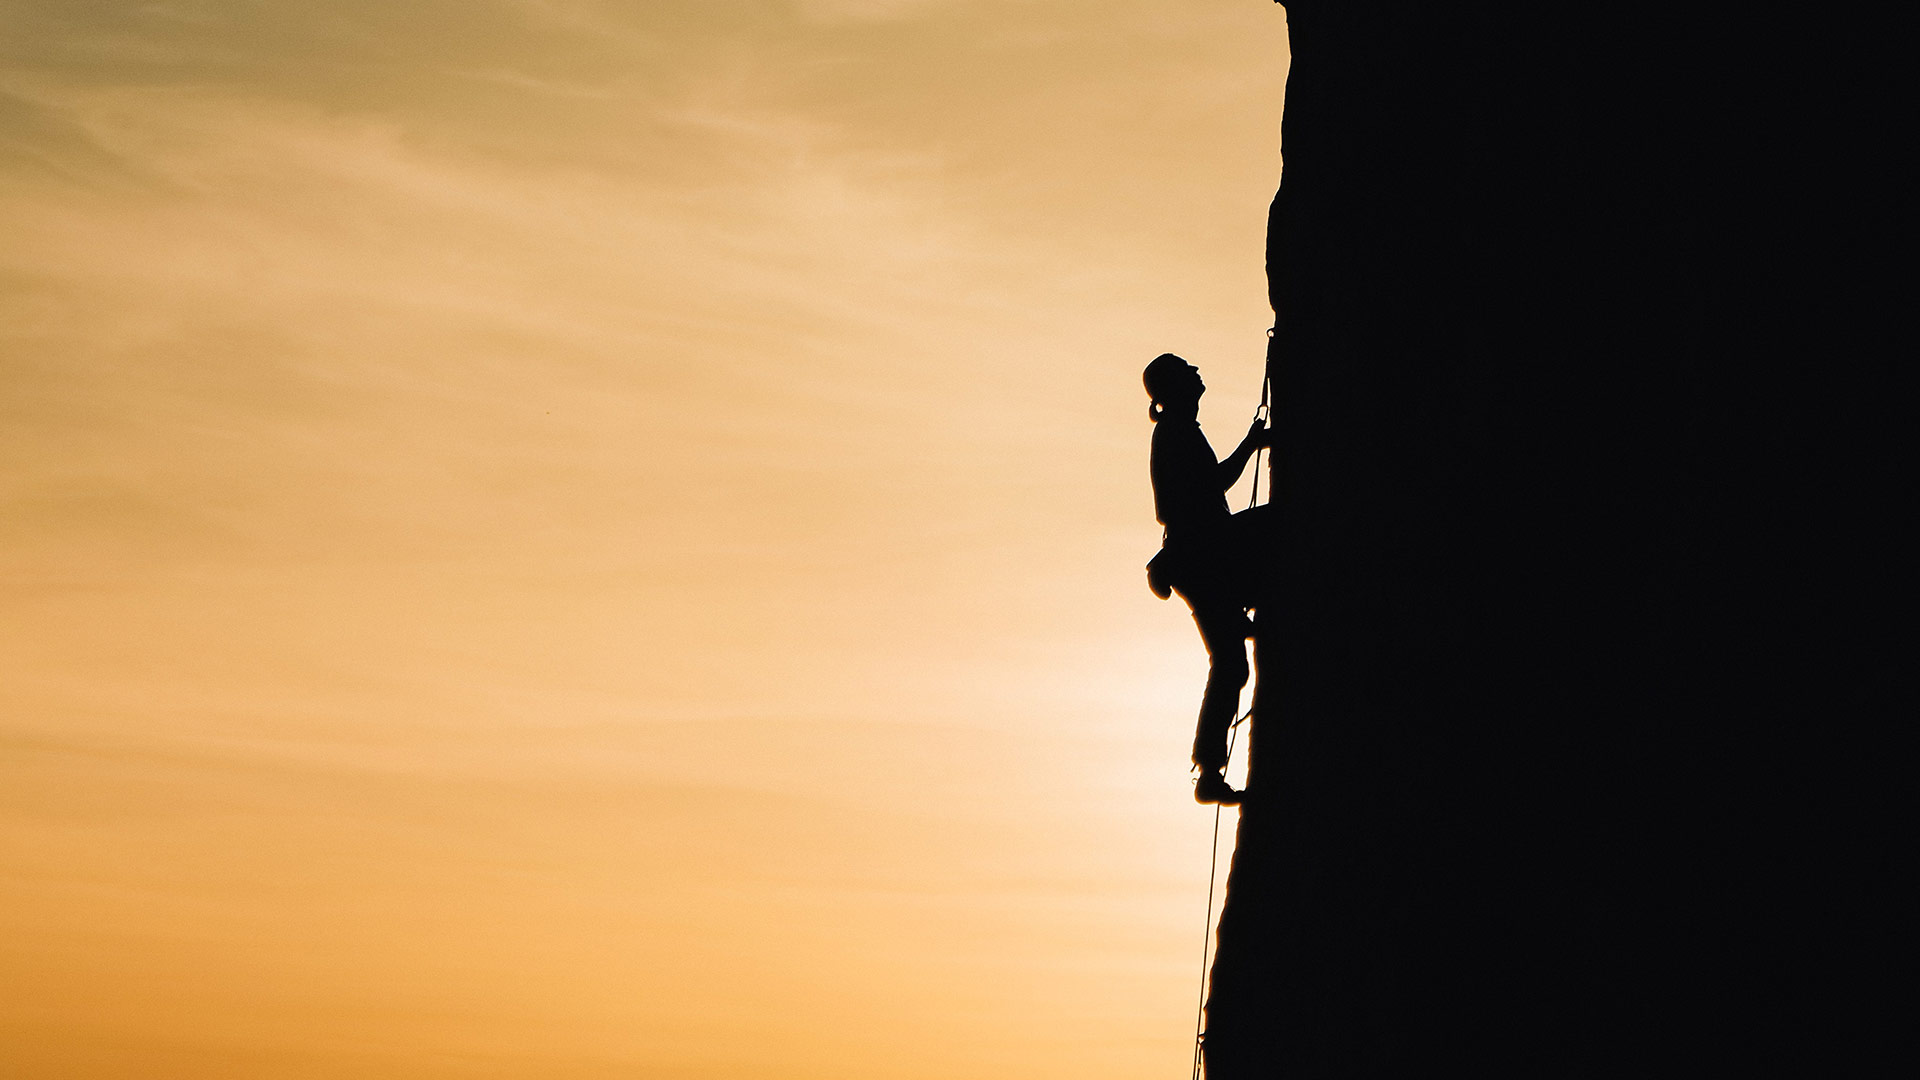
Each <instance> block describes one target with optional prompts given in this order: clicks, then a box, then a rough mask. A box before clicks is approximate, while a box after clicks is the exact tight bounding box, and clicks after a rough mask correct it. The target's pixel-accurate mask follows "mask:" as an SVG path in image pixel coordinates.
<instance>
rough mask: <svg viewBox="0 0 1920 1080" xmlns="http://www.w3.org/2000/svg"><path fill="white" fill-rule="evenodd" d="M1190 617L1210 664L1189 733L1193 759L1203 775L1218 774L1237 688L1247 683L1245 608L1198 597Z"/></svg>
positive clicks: (1224, 762)
mask: <svg viewBox="0 0 1920 1080" xmlns="http://www.w3.org/2000/svg"><path fill="white" fill-rule="evenodd" d="M1193 621H1194V623H1195V624H1196V625H1197V626H1199V628H1200V639H1201V640H1202V641H1203V642H1205V643H1206V646H1207V657H1208V659H1209V660H1210V661H1211V667H1210V669H1209V670H1208V672H1207V692H1206V694H1205V696H1203V697H1202V698H1201V699H1200V722H1199V724H1198V726H1197V728H1196V730H1195V731H1194V735H1193V763H1194V764H1195V765H1198V766H1199V767H1200V772H1201V774H1202V775H1203V776H1205V775H1215V774H1218V773H1219V772H1220V771H1221V770H1222V769H1224V768H1226V765H1227V729H1228V728H1230V727H1232V726H1233V718H1234V716H1235V715H1237V714H1238V712H1239V710H1240V690H1241V688H1242V687H1244V686H1246V685H1247V677H1248V675H1249V674H1250V672H1249V669H1248V667H1247V634H1248V632H1249V631H1250V630H1251V627H1250V626H1249V624H1248V622H1247V616H1246V611H1245V610H1244V609H1243V608H1241V607H1240V606H1239V605H1238V604H1236V603H1233V602H1232V601H1230V600H1229V601H1224V602H1207V601H1204V600H1203V601H1201V602H1198V603H1195V604H1194V605H1193Z"/></svg>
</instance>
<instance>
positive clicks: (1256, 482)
mask: <svg viewBox="0 0 1920 1080" xmlns="http://www.w3.org/2000/svg"><path fill="white" fill-rule="evenodd" d="M1267 337H1268V338H1269V339H1271V338H1272V337H1273V331H1272V330H1268V331H1267ZM1253 418H1254V419H1255V420H1266V421H1267V422H1268V424H1269V426H1271V424H1272V422H1273V364H1272V363H1271V362H1269V363H1268V364H1267V366H1266V377H1265V378H1263V379H1261V380H1260V407H1259V408H1258V409H1255V410H1254V413H1253ZM1271 449H1272V448H1271V447H1270V446H1267V447H1262V448H1260V449H1258V450H1255V451H1254V453H1253V492H1252V494H1251V495H1250V496H1248V498H1247V509H1249V510H1251V509H1253V508H1254V507H1255V506H1258V505H1259V504H1260V465H1261V458H1260V455H1262V454H1265V453H1267V452H1268V451H1270V450H1271ZM1252 715H1253V709H1252V708H1251V707H1249V708H1248V709H1247V711H1246V712H1244V713H1242V714H1240V716H1239V718H1237V719H1236V720H1234V722H1233V723H1231V724H1229V725H1227V762H1228V763H1231V762H1232V761H1233V744H1234V742H1235V741H1236V740H1237V739H1238V738H1239V735H1240V725H1241V724H1242V723H1244V722H1245V721H1246V719H1247V718H1248V717H1250V716H1252ZM1221 771H1222V773H1224V772H1225V771H1226V769H1225V766H1222V767H1221ZM1222 809H1223V808H1222V807H1221V805H1220V804H1219V803H1215V804H1214V805H1213V845H1212V856H1211V858H1210V860H1209V861H1208V863H1207V919H1206V922H1205V924H1204V925H1203V926H1202V927H1201V931H1202V932H1201V936H1200V1002H1199V1004H1197V1005H1195V1006H1194V1010H1193V1080H1200V1074H1201V1071H1202V1069H1203V1068H1204V1066H1205V1064H1206V1041H1207V1030H1206V1018H1207V962H1208V960H1209V959H1211V958H1212V952H1213V889H1214V881H1215V880H1216V879H1217V877H1218V875H1219V872H1220V812H1221V810H1222Z"/></svg>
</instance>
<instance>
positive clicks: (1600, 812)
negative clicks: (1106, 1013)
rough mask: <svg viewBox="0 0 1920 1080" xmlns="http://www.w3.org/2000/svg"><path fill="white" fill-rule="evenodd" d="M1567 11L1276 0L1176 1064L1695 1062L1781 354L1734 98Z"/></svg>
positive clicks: (1270, 1070) (1678, 63)
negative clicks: (1269, 176) (1241, 603)
mask: <svg viewBox="0 0 1920 1080" xmlns="http://www.w3.org/2000/svg"><path fill="white" fill-rule="evenodd" d="M1567 8H1568V6H1566V5H1537V4H1519V3H1477V4H1476V3H1465V4H1433V3H1413V2H1403V0H1371V2H1349V3H1340V2H1334V0H1299V2H1296V3H1294V4H1291V5H1289V6H1288V9H1287V18H1288V23H1289V30H1290V35H1291V40H1292V49H1293V61H1292V63H1293V67H1292V72H1291V75H1290V77H1289V81H1288V87H1287V104H1286V116H1285V121H1284V128H1283V131H1284V134H1283V142H1284V152H1285V157H1286V175H1285V180H1284V188H1283V194H1282V196H1281V198H1279V199H1278V200H1277V201H1276V210H1275V222H1274V227H1273V242H1272V245H1271V251H1270V253H1269V262H1270V271H1271V274H1272V278H1273V282H1274V302H1275V306H1276V308H1277V309H1278V310H1279V311H1280V312H1281V316H1282V318H1281V326H1282V331H1281V336H1280V348H1279V350H1278V352H1279V360H1278V363H1277V367H1276V370H1275V371H1274V377H1275V386H1276V397H1277V409H1276V423H1275V426H1276V430H1277V432H1278V435H1277V441H1276V454H1275V459H1276V462H1277V465H1276V471H1277V475H1276V476H1275V478H1274V490H1275V491H1276V493H1277V494H1276V502H1277V503H1278V504H1279V506H1280V508H1281V514H1282V518H1283V521H1284V525H1283V528H1282V530H1281V533H1280V534H1279V535H1278V536H1276V537H1275V538H1274V541H1273V547H1272V549H1271V551H1270V552H1269V569H1270V570H1271V571H1272V580H1271V585H1270V588H1269V593H1268V595H1267V596H1266V597H1265V598H1264V599H1263V602H1262V604H1261V606H1260V611H1259V627H1260V632H1259V637H1258V641H1257V650H1256V657H1257V661H1258V669H1259V680H1260V681H1259V686H1258V691H1257V693H1258V696H1257V699H1256V702H1255V717H1256V719H1255V729H1254V734H1253V737H1252V738H1253V742H1252V750H1251V753H1252V755H1253V757H1252V776H1251V779H1250V784H1249V790H1250V794H1249V801H1248V804H1247V806H1246V808H1245V809H1244V811H1243V815H1242V823H1241V826H1240V833H1239V841H1238V843H1239V846H1238V849H1237V851H1236V855H1235V859H1234V867H1233V872H1232V877H1231V879H1230V882H1229V887H1228V888H1229V892H1228V899H1227V903H1226V907H1225V910H1224V913H1223V915H1222V920H1221V926H1220V936H1219V959H1218V962H1217V964H1216V966H1215V969H1214V975H1213V979H1214V981H1213V991H1212V999H1211V1001H1210V1004H1209V1011H1208V1036H1207V1059H1208V1066H1209V1073H1208V1075H1209V1076H1213V1077H1216V1078H1219V1077H1228V1078H1238V1077H1254V1076H1258V1077H1267V1076H1286V1077H1289V1078H1299V1077H1316V1076H1350V1075H1410V1076H1420V1075H1441V1073H1440V1072H1439V1071H1438V1070H1440V1069H1441V1068H1442V1067H1457V1068H1459V1069H1460V1070H1461V1072H1462V1074H1463V1075H1503V1074H1506V1073H1509V1072H1512V1073H1518V1074H1524V1075H1536V1076H1570V1075H1593V1076H1613V1075H1619V1074H1620V1073H1619V1070H1620V1069H1621V1068H1623V1067H1633V1066H1635V1065H1636V1063H1637V1064H1639V1065H1641V1066H1644V1065H1645V1064H1646V1063H1647V1062H1648V1061H1650V1060H1654V1059H1656V1058H1657V1060H1660V1061H1663V1062H1666V1063H1667V1064H1668V1065H1670V1066H1672V1067H1674V1068H1680V1067H1682V1063H1683V1062H1684V1061H1685V1059H1686V1055H1687V1054H1688V1053H1690V1052H1698V1053H1701V1054H1709V1055H1710V1054H1714V1053H1717V1052H1719V1051H1718V1050H1716V1048H1715V1045H1714V1044H1715V1043H1716V1042H1718V1040H1719V1035H1720V1034H1724V1033H1721V1032H1718V1029H1716V1028H1715V1027H1714V1024H1713V1022H1712V1021H1711V1020H1710V1014H1711V1013H1715V1012H1716V1011H1718V1010H1720V1009H1722V1008H1723V1007H1725V1001H1724V999H1721V998H1717V997H1714V996H1715V995H1718V994H1720V993H1721V988H1720V984H1719V983H1715V982H1712V981H1711V980H1710V979H1709V973H1711V972H1718V973H1719V974H1721V975H1724V974H1725V969H1724V959H1725V954H1726V953H1727V952H1729V951H1738V950H1739V949H1740V948H1741V946H1740V945H1739V944H1738V943H1732V942H1729V941H1728V940H1727V938H1728V936H1729V935H1730V934H1731V933H1732V932H1733V931H1731V930H1730V929H1729V924H1728V923H1727V922H1726V921H1725V920H1724V919H1723V918H1721V915H1722V914H1723V909H1722V906H1721V905H1722V904H1723V902H1727V901H1728V896H1727V893H1728V891H1729V889H1730V888H1731V886H1730V883H1731V882H1733V881H1735V880H1736V879H1737V877H1738V874H1739V873H1740V868H1739V867H1738V866H1735V865H1733V864H1734V863H1736V862H1738V860H1739V859H1740V857H1741V855H1740V853H1739V852H1737V851H1736V850H1735V848H1734V846H1733V845H1732V844H1731V843H1730V842H1729V841H1728V836H1729V835H1730V833H1729V830H1730V829H1731V828H1732V827H1734V823H1738V822H1739V821H1740V820H1741V819H1745V818H1749V817H1751V816H1752V815H1754V814H1757V813H1760V812H1761V811H1760V808H1759V807H1758V806H1757V804H1755V803H1754V802H1753V801H1752V800H1755V799H1760V798H1764V797H1765V794H1766V793H1764V792H1757V791H1755V790H1753V789H1752V788H1751V787H1749V786H1748V784H1749V782H1750V781H1751V780H1754V779H1755V778H1756V777H1757V775H1758V774H1750V771H1749V770H1748V769H1747V765H1748V760H1749V757H1750V756H1751V754H1752V753H1753V752H1754V751H1755V749H1756V748H1757V747H1759V746H1760V745H1761V744H1764V743H1766V742H1768V741H1769V740H1771V739H1774V738H1776V737H1777V735H1778V732H1779V731H1780V730H1781V728H1782V726H1783V725H1784V724H1788V723H1790V722H1791V718H1786V717H1783V716H1782V715H1781V710H1782V709H1783V708H1784V704H1783V703H1782V702H1780V701H1778V700H1775V698H1774V695H1772V694H1771V692H1770V689H1769V685H1768V682H1769V679H1770V678H1772V677H1773V676H1772V675H1770V674H1769V672H1770V670H1772V669H1774V667H1775V665H1776V664H1778V663H1783V662H1784V660H1783V658H1782V657H1780V656H1778V655H1776V654H1775V653H1774V652H1773V651H1770V650H1771V645H1770V642H1771V640H1772V639H1771V637H1770V633H1769V631H1770V624H1771V622H1772V621H1775V620H1778V619H1781V618H1783V617H1784V615H1783V613H1782V612H1781V611H1780V610H1779V607H1778V603H1777V600H1778V597H1779V593H1778V591H1777V590H1774V589H1771V588H1770V586H1769V581H1770V579H1769V578H1768V576H1767V575H1768V574H1769V573H1772V571H1771V570H1769V569H1768V564H1769V562H1770V561H1771V560H1775V559H1777V558H1778V554H1779V553H1778V552H1777V551H1776V550H1775V549H1774V548H1773V547H1771V546H1770V544H1769V540H1768V536H1769V525H1768V524H1767V521H1766V518H1767V514H1768V512H1769V511H1768V509H1767V502H1768V499H1769V497H1770V496H1769V495H1768V494H1767V493H1766V492H1764V491H1763V490H1762V489H1763V488H1765V487H1766V486H1767V485H1768V484H1770V483H1772V482H1773V481H1772V480H1771V479H1770V477H1772V476H1773V475H1774V474H1773V473H1772V472H1771V469H1772V466H1773V464H1774V463H1773V462H1772V461H1771V460H1770V458H1769V456H1770V455H1771V454H1773V453H1774V452H1775V451H1774V450H1773V449H1771V448H1770V445H1769V444H1768V443H1767V441H1766V440H1764V439H1755V438H1754V437H1752V433H1751V431H1748V430H1744V429H1743V425H1744V424H1745V423H1746V422H1747V419H1748V417H1746V416H1745V415H1744V414H1743V410H1744V409H1745V408H1746V407H1747V404H1748V400H1747V399H1748V398H1749V397H1750V396H1752V394H1753V393H1756V392H1758V391H1755V390H1754V388H1753V387H1752V386H1751V385H1750V384H1751V383H1752V382H1753V381H1755V380H1764V379H1765V378H1767V375H1766V374H1765V373H1766V371H1767V370H1768V369H1767V368H1766V366H1765V363H1764V361H1765V359H1766V358H1767V357H1769V356H1771V355H1773V354H1776V353H1777V352H1778V351H1779V350H1780V349H1782V348H1785V347H1786V345H1785V343H1784V342H1782V341H1781V340H1778V339H1777V338H1774V337H1771V336H1770V332H1769V327H1772V328H1775V329H1777V328H1778V326H1779V321H1778V318H1777V317H1776V315H1774V314H1773V313H1770V312H1768V311H1767V310H1766V308H1767V306H1768V304H1769V303H1770V302H1771V301H1772V300H1773V299H1774V297H1775V295H1776V293H1775V292H1771V291H1769V287H1768V282H1767V280H1766V275H1767V274H1768V273H1769V272H1770V271H1769V267H1770V266H1771V265H1772V263H1773V262H1775V261H1777V260H1778V258H1779V252H1778V248H1777V245H1778V242H1779V239H1780V226H1779V224H1778V221H1777V220H1776V219H1777V216H1778V208H1777V207H1776V208H1771V209H1769V208H1766V207H1764V206H1763V205H1762V203H1763V202H1764V199H1763V197H1762V196H1761V194H1760V192H1761V191H1762V190H1763V188H1764V182H1761V181H1759V180H1757V174H1756V173H1755V171H1754V169H1755V167H1756V165H1757V164H1759V163H1760V158H1761V151H1762V150H1763V149H1764V145H1763V143H1762V142H1761V138H1762V136H1761V135H1760V134H1759V133H1758V132H1757V131H1756V123H1757V121H1756V119H1755V117H1756V114H1763V113H1764V112H1765V108H1766V106H1765V105H1764V104H1763V102H1762V98H1761V96H1759V94H1760V92H1759V90H1758V89H1757V88H1756V87H1757V85H1758V84H1759V83H1760V82H1762V81H1764V80H1765V79H1766V78H1768V77H1769V76H1767V75H1766V74H1765V73H1764V72H1762V71H1760V70H1758V69H1756V68H1755V67H1754V65H1755V64H1756V63H1758V59H1757V58H1756V57H1755V56H1753V55H1751V54H1740V53H1739V51H1738V50H1737V49H1733V47H1732V46H1731V44H1730V42H1729V41H1728V40H1727V37H1726V34H1725V33H1724V31H1723V29H1722V28H1719V27H1715V26H1712V25H1710V24H1708V23H1707V22H1706V20H1705V19H1704V17H1702V18H1692V19H1690V18H1687V17H1682V16H1678V15H1674V14H1672V13H1666V12H1658V11H1654V10H1651V9H1649V10H1645V11H1641V12H1637V13H1622V12H1620V11H1618V10H1616V9H1602V8H1595V7H1593V6H1591V5H1581V6H1573V7H1571V9H1570V10H1552V11H1548V10H1541V9H1567ZM1730 50H1731V51H1730ZM1768 214H1772V215H1774V217H1771V218H1770V217H1767V216H1764V215H1768ZM1774 506H1775V511H1776V512H1777V507H1778V504H1777V502H1776V503H1775V504H1774ZM1709 998H1714V999H1713V1000H1709ZM1766 1023H1767V1020H1766V1019H1765V1013H1764V1010H1763V1011H1761V1012H1758V1013H1750V1014H1749V1015H1748V1016H1746V1017H1745V1018H1743V1021H1742V1030H1751V1029H1752V1028H1753V1027H1754V1026H1755V1025H1760V1026H1764V1025H1765V1024H1766ZM1676 1040H1677V1041H1676ZM1650 1055H1652V1057H1650ZM1656 1071H1659V1070H1656Z"/></svg>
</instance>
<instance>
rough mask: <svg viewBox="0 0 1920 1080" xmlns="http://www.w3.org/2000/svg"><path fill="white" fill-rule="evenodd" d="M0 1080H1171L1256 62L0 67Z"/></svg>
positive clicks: (350, 21)
mask: <svg viewBox="0 0 1920 1080" xmlns="http://www.w3.org/2000/svg"><path fill="white" fill-rule="evenodd" d="M0 41H5V42H6V44H5V46H4V51H3V52H0V58H3V59H0V64H4V66H3V67H0V237H4V240H3V241H0V414H3V415H4V424H3V425H0V500H3V501H0V597H3V598H4V601H3V602H4V604H5V618H4V620H0V851H3V852H4V861H0V1066H4V1067H3V1068H0V1071H3V1072H5V1073H6V1075H8V1076H20V1077H37V1076H49V1077H51V1076H78V1075H85V1076H88V1077H129V1078H131V1077H140V1078H152V1077H193V1078H203V1077H209V1076H262V1077H269V1076H270V1077H307V1076H311V1077H340V1076H357V1077H415V1076H420V1077H439V1076H447V1077H454V1076H500V1077H508V1076H511V1077H576V1076H578V1077H587V1076H596V1077H597V1076H621V1077H631V1076H647V1077H703V1078H707V1077H729V1078H734V1077H737V1078H763V1077H764V1078H772V1077H782V1078H784V1077H821V1078H827V1077H833V1078H862V1077H875V1078H879V1077H886V1078H921V1077H926V1078H936V1077H941V1078H943V1077H954V1078H960V1077H983V1076H996V1077H1016V1078H1017V1077H1042V1076H1044V1077H1048V1078H1050V1080H1066V1078H1075V1077H1087V1078H1093V1077H1100V1078H1103V1080H1113V1078H1129V1077H1140V1078H1146V1077H1159V1076H1167V1075H1173V1074H1175V1073H1177V1072H1178V1071H1179V1070H1181V1069H1184V1068H1185V1067H1186V1064H1187V1061H1188V1054H1189V1048H1188V1043H1187V1040H1188V1038H1189V1036H1190V1034H1191V1030H1190V1025H1191V1022H1192V1017H1193V1013H1192V1006H1193V994H1194V991H1195V978H1196V974H1197V971H1196V967H1197V955H1196V954H1197V951H1198V946H1199V936H1200V934H1199V929H1200V916H1201V913H1202V907H1203V904H1204V895H1203V889H1204V882H1205V874H1206V858H1207V853H1206V846H1205V845H1206V837H1207V834H1208V829H1209V826H1210V824H1211V820H1212V814H1211V811H1209V810H1205V809H1202V808H1199V807H1196V806H1194V805H1193V804H1192V803H1191V802H1190V801H1189V799H1188V788H1187V780H1186V768H1185V757H1186V752H1187V745H1188V741H1189V739H1190V738H1191V723H1192V717H1193V712H1194V709H1195V707H1196V706H1197V703H1198V700H1199V691H1200V686H1201V682H1202V679H1203V673H1204V666H1205V658H1204V654H1203V653H1202V651H1201V649H1200V645H1199V641H1198V639H1197V636H1196V635H1195V634H1194V632H1193V629H1192V626H1191V624H1190V622H1189V621H1188V620H1187V618H1186V615H1185V612H1184V610H1183V609H1181V608H1180V607H1179V606H1178V605H1177V604H1162V603H1160V602H1159V601H1156V600H1154V599H1153V598H1152V597H1151V595H1149V593H1148V592H1147V590H1146V587H1145V585H1144V580H1143V577H1142V572H1141V566H1142V564H1143V563H1144V561H1145V560H1146V558H1147V556H1148V555H1149V554H1151V552H1152V550H1153V548H1154V546H1155V544H1156V543H1157V540H1158V532H1157V529H1156V527H1155V526H1154V523H1153V521H1152V509H1151V507H1152V503H1151V499H1150V496H1149V492H1148V489H1147V482H1146V470H1145V461H1146V449H1147V436H1148V429H1147V424H1146V421H1145V416H1144V397H1143V395H1142V394H1141V392H1140V390H1139V384H1138V372H1139V369H1140V367H1141V365H1142V364H1143V363H1144V362H1145V360H1146V359H1148V358H1150V357H1151V356H1152V355H1153V354H1155V353H1157V352H1159V351H1162V350H1165V349H1174V350H1177V351H1180V352H1182V353H1183V354H1185V355H1188V356H1190V357H1192V358H1193V359H1194V360H1195V361H1196V362H1198V363H1199V364H1200V365H1201V366H1202V368H1203V369H1204V370H1205V371H1206V373H1207V376H1208V381H1209V384H1210V385H1211V386H1212V388H1213V390H1212V393H1211V395H1210V397H1209V399H1208V402H1207V405H1208V409H1207V411H1206V412H1205V414H1204V416H1205V417H1206V418H1211V420H1212V425H1211V428H1212V430H1213V431H1214V433H1215V437H1216V439H1225V440H1228V441H1230V440H1231V439H1232V438H1233V437H1235V436H1237V435H1238V433H1239V432H1240V431H1241V430H1243V425H1244V423H1245V418H1246V417H1247V416H1248V415H1249V414H1250V413H1251V409H1252V406H1253V403H1254V400H1255V398H1256V397H1257V380H1258V368H1259V361H1260V348H1261V344H1262V339H1261V332H1262V330H1263V328H1264V326H1265V317H1266V311H1265V307H1264V299H1263V298H1264V295H1265V293H1264V285H1263V281H1262V278H1261V251H1262V248H1261V243H1262V241H1261V229H1262V225H1263V221H1264V216H1265V209H1266V201H1267V199H1268V197H1269V196H1270V194H1271V190H1272V185H1273V183H1274V181H1275V178H1276V176H1277V172H1278V167H1277V166H1278V160H1277V155H1276V147H1275V141H1276V140H1275V129H1276V124H1277V122H1278V118H1279V107H1280V87H1281V83H1282V80H1283V78H1284V75H1285V67H1284V57H1285V36H1284V13H1283V11H1282V9H1280V8H1278V7H1276V6H1274V5H1272V4H1270V3H1265V2H1260V0H1205V2H1192V0H1183V2H1180V3H1171V2H1155V3H1147V2H1144V0H1143V2H1132V3H1129V2H1113V0H1056V2H1048V3H1039V2H1035V0H1024V2H1023V0H798V2H789V3H780V2H774V0H764V2H746V0H700V2H692V0H649V2H647V3H644V4H621V3H614V2H612V0H493V2H481V3H468V2H461V3H454V2H452V0H438V2H425V0H409V2H398V3H396V2H393V0H377V2H376V0H339V2H328V3H323V4H295V3H291V2H281V3H273V4H264V5H263V4H255V3H242V2H240V0H169V2H162V3H152V4H127V5H79V4H74V3H71V2H70V0H14V2H11V3H9V4H7V5H6V6H5V7H4V8H3V9H0Z"/></svg>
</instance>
